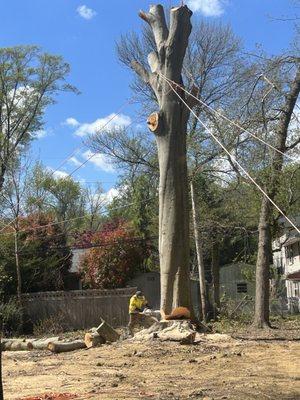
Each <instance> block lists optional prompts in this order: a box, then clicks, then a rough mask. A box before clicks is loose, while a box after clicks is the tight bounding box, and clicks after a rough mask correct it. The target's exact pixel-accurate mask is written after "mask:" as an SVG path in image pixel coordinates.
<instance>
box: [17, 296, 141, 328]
mask: <svg viewBox="0 0 300 400" xmlns="http://www.w3.org/2000/svg"><path fill="white" fill-rule="evenodd" d="M135 291H136V288H125V289H113V290H72V291H68V292H40V293H30V294H24V295H23V296H22V298H23V305H24V308H25V309H26V311H27V314H28V316H29V318H30V319H31V321H32V322H33V323H38V322H40V321H43V320H46V319H49V318H54V319H55V321H57V323H60V324H61V325H62V327H63V328H64V329H65V330H71V329H87V328H91V327H93V326H97V325H98V324H99V321H100V317H102V318H104V319H105V320H106V321H107V322H108V323H109V324H111V325H112V326H114V327H118V326H124V325H126V324H127V323H128V304H129V299H130V297H131V296H132V294H133V293H134V292H135Z"/></svg>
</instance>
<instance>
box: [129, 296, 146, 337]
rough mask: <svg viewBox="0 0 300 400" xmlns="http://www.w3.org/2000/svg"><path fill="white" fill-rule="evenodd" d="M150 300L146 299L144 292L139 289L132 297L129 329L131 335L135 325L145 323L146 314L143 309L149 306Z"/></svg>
mask: <svg viewBox="0 0 300 400" xmlns="http://www.w3.org/2000/svg"><path fill="white" fill-rule="evenodd" d="M147 305H148V301H147V300H146V298H145V296H144V295H143V293H142V292H141V291H140V290H138V291H137V292H136V293H135V294H134V295H133V296H132V297H131V299H130V302H129V324H128V329H129V332H130V334H131V335H133V327H134V326H135V325H139V324H140V325H143V322H144V315H143V314H142V311H143V310H144V309H145V308H146V307H147Z"/></svg>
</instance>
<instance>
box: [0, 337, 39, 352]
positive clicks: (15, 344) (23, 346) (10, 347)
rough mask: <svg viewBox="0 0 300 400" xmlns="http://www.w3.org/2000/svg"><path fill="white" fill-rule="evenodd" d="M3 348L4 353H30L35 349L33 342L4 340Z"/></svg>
mask: <svg viewBox="0 0 300 400" xmlns="http://www.w3.org/2000/svg"><path fill="white" fill-rule="evenodd" d="M1 346H2V347H1V348H2V351H21V350H26V351H28V350H32V349H33V345H32V343H31V341H30V340H25V339H2V343H1Z"/></svg>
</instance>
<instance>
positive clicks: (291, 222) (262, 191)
mask: <svg viewBox="0 0 300 400" xmlns="http://www.w3.org/2000/svg"><path fill="white" fill-rule="evenodd" d="M160 75H161V76H162V77H163V79H165V81H166V82H167V83H168V85H169V86H170V87H171V88H172V90H173V92H174V93H175V94H176V96H177V97H178V98H179V99H180V100H181V101H182V103H183V104H184V105H185V106H186V107H187V108H188V110H189V111H190V112H191V113H192V114H193V115H194V116H195V118H197V120H198V121H199V122H200V124H201V125H202V126H203V128H204V129H205V130H206V131H207V132H208V133H209V134H210V135H211V136H212V137H213V139H214V140H215V141H216V142H217V143H218V144H219V145H220V146H221V147H222V149H223V150H224V151H225V153H226V154H228V156H229V157H230V159H231V160H232V161H233V162H234V163H235V164H236V165H237V166H238V167H239V168H240V169H241V170H242V171H243V172H244V174H245V175H246V176H247V177H248V178H249V179H250V181H251V182H252V183H253V184H254V185H255V186H256V187H257V188H258V189H259V190H260V191H261V193H262V194H263V195H264V196H265V197H266V198H267V199H268V200H269V201H270V203H272V204H273V206H274V207H275V208H276V209H277V210H278V211H279V212H280V214H281V215H282V216H283V217H284V218H285V219H286V220H287V221H288V222H289V223H290V224H291V225H292V227H293V228H294V229H296V231H297V232H298V233H300V229H298V228H297V226H296V225H295V224H294V223H293V221H291V220H290V218H289V217H287V216H286V215H285V214H284V212H283V211H282V210H281V208H279V207H278V205H277V204H276V203H275V202H274V201H273V200H272V199H271V198H270V197H269V196H268V194H267V193H266V192H265V191H264V190H263V189H262V187H261V186H260V185H259V184H258V183H257V182H256V181H255V180H254V179H253V178H252V176H251V175H249V173H248V172H247V171H246V170H245V169H244V168H243V167H242V166H241V164H240V163H239V162H238V161H237V160H236V158H235V157H233V156H232V155H231V154H230V152H229V151H228V150H227V149H226V147H225V146H224V145H223V144H222V143H221V142H220V140H219V139H218V138H217V137H216V136H215V135H214V133H213V132H212V131H211V130H210V129H209V128H208V127H207V125H206V124H205V123H204V122H202V121H201V120H200V118H199V117H198V116H197V114H196V113H195V112H194V111H193V110H192V108H191V107H190V106H189V105H188V104H187V103H186V102H185V100H184V99H183V98H182V97H181V96H180V94H179V93H177V91H176V90H175V89H174V88H173V86H172V83H170V82H169V80H168V79H167V78H165V77H164V76H163V75H162V74H160Z"/></svg>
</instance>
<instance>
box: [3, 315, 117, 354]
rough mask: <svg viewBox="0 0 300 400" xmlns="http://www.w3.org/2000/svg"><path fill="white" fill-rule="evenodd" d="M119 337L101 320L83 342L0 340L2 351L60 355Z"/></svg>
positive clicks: (52, 338)
mask: <svg viewBox="0 0 300 400" xmlns="http://www.w3.org/2000/svg"><path fill="white" fill-rule="evenodd" d="M119 338H120V335H119V334H118V332H117V331H115V329H113V328H112V327H111V326H110V325H109V324H107V323H106V322H105V321H104V320H103V319H102V318H101V324H100V325H99V326H98V327H97V328H92V329H91V330H90V331H89V332H88V333H86V334H85V337H84V340H73V341H63V340H61V338H60V337H59V336H57V337H51V338H47V339H2V340H1V348H2V351H20V350H50V351H52V352H53V353H62V352H67V351H73V350H78V349H84V348H91V347H96V346H99V345H101V344H104V343H112V342H116V341H117V340H119Z"/></svg>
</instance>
